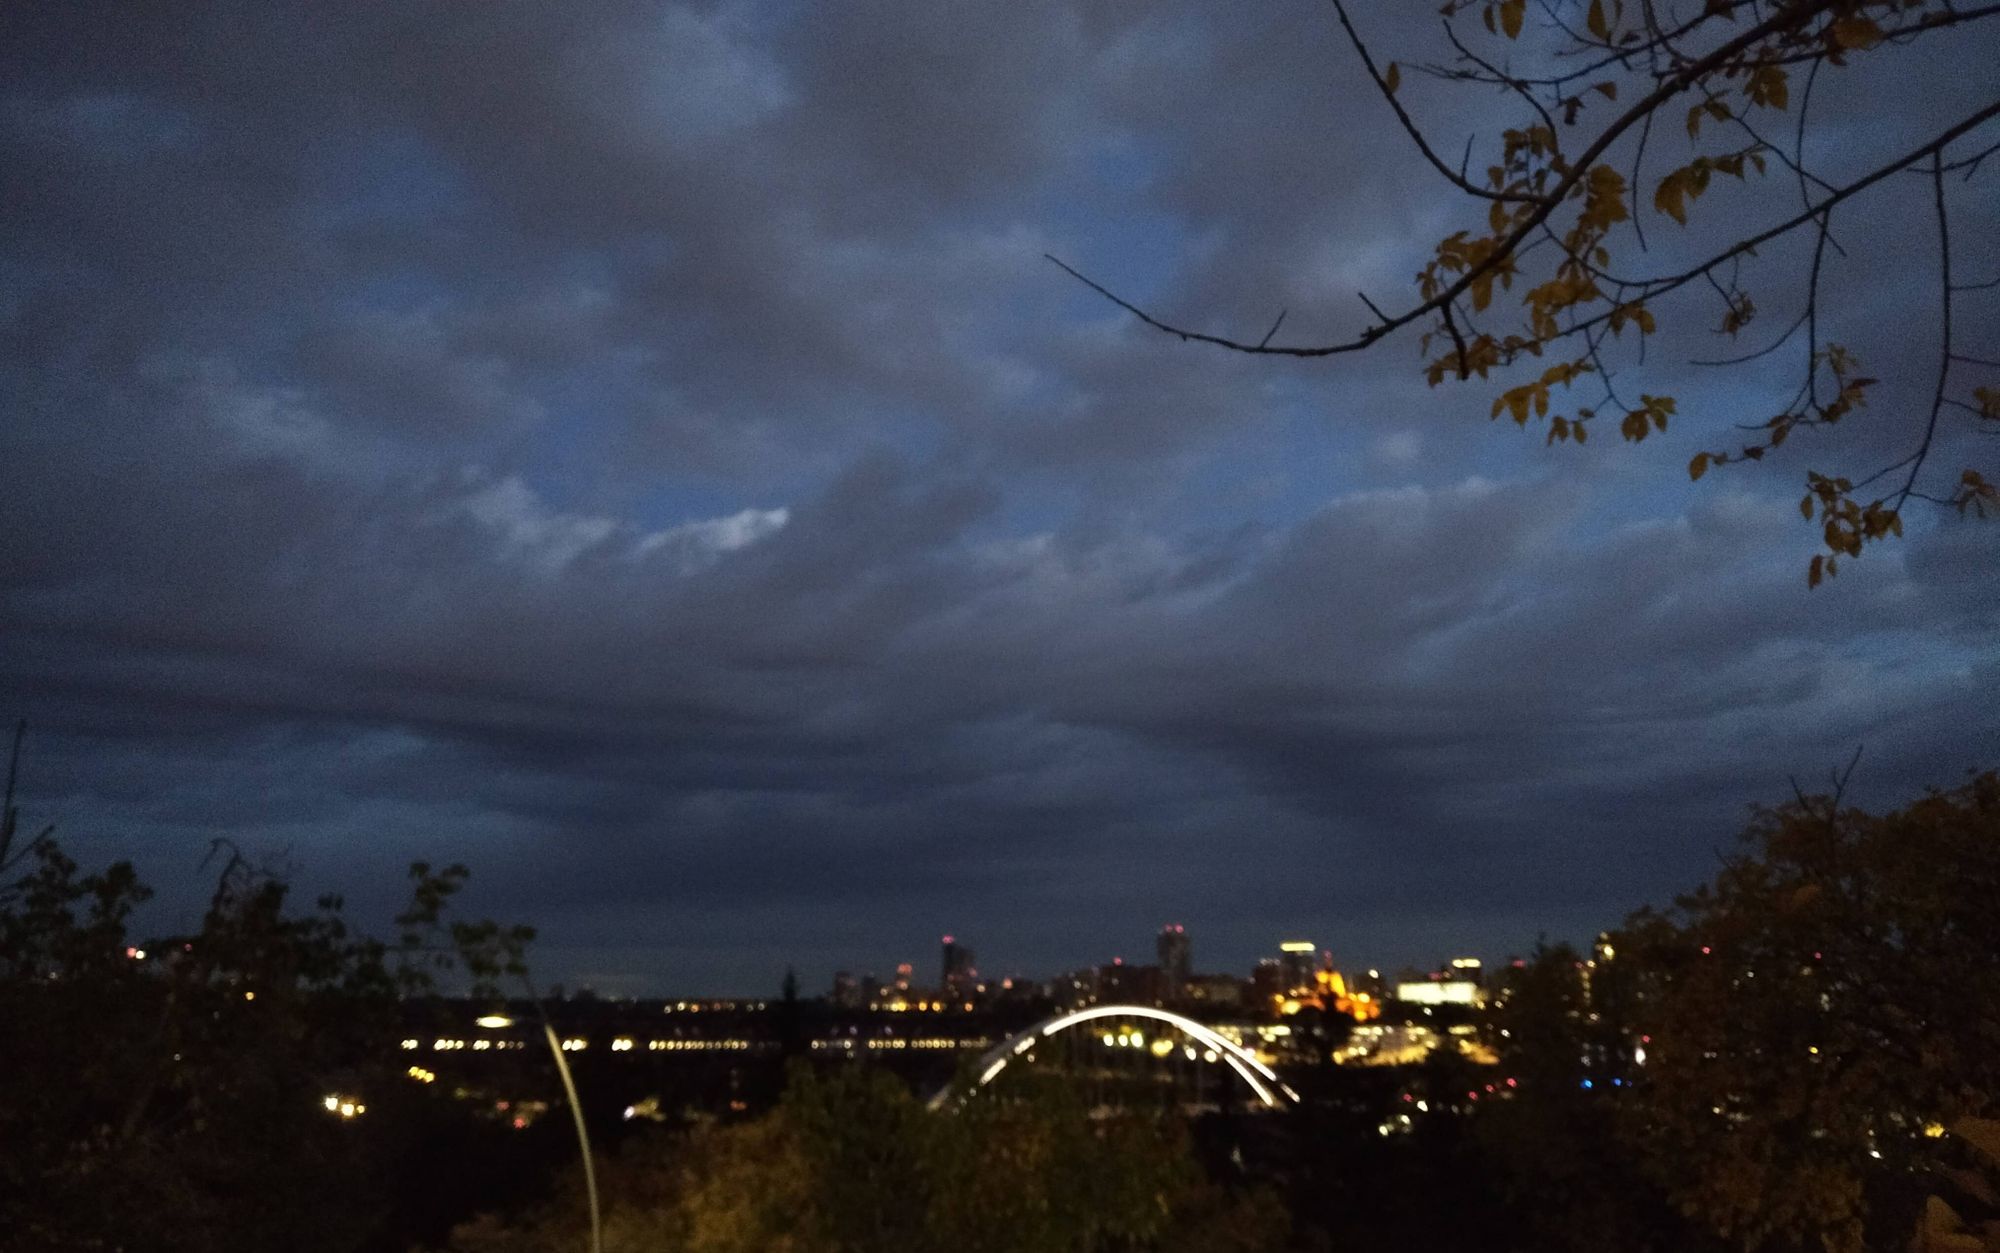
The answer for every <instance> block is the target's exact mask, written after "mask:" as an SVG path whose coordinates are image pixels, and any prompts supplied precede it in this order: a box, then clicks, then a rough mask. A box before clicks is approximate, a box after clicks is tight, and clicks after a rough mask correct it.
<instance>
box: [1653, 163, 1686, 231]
mask: <svg viewBox="0 0 2000 1253" xmlns="http://www.w3.org/2000/svg"><path fill="white" fill-rule="evenodd" d="M1683 174H1684V172H1683V171H1681V170H1675V171H1674V172H1673V173H1672V174H1669V175H1667V176H1666V177H1665V178H1663V179H1661V180H1660V186H1659V189H1658V190H1657V191H1655V192H1654V193H1653V207H1654V208H1655V209H1658V210H1659V211H1660V212H1661V213H1664V214H1666V215H1667V216H1668V217H1670V218H1672V219H1673V220H1674V221H1676V222H1679V223H1680V224H1681V225H1682V226H1686V225H1687V220H1688V219H1687V205H1686V203H1685V201H1686V196H1687V188H1686V186H1685V184H1684V182H1683Z"/></svg>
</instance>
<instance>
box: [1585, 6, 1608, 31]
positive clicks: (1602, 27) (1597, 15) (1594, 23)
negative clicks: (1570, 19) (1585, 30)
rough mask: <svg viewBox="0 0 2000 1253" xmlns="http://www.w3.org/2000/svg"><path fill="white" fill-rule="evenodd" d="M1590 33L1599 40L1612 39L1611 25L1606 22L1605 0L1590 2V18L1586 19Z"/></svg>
mask: <svg viewBox="0 0 2000 1253" xmlns="http://www.w3.org/2000/svg"><path fill="white" fill-rule="evenodd" d="M1585 22H1586V24H1587V25H1588V26H1589V27H1590V33H1591V34H1593V35H1595V36H1597V37H1598V38H1599V39H1604V40H1609V39H1610V38H1611V24H1610V23H1609V22H1607V21H1605V20H1604V0H1590V16H1589V17H1588V18H1587V19H1585Z"/></svg>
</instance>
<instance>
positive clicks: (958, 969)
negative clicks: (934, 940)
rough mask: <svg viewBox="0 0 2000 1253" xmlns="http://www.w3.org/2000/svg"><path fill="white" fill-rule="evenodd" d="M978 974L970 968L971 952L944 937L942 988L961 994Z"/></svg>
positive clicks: (952, 939) (951, 939)
mask: <svg viewBox="0 0 2000 1253" xmlns="http://www.w3.org/2000/svg"><path fill="white" fill-rule="evenodd" d="M976 978H978V972H977V971H975V970H974V969H973V968H972V950H971V949H969V948H967V947H966V946H965V945H963V944H960V943H959V942H958V941H957V940H956V939H954V938H953V937H951V936H946V937H944V979H943V982H942V986H943V987H945V988H947V989H949V990H950V991H952V992H956V993H963V992H964V991H965V989H966V987H968V986H969V985H970V984H971V983H972V981H973V980H974V979H976Z"/></svg>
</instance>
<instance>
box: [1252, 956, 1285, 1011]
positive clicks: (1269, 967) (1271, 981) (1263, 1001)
mask: <svg viewBox="0 0 2000 1253" xmlns="http://www.w3.org/2000/svg"><path fill="white" fill-rule="evenodd" d="M1285 990H1286V989H1285V968H1284V966H1283V964H1281V963H1280V962H1279V961H1278V959H1277V958H1275V957H1264V958H1259V959H1258V962H1257V969H1255V970H1254V971H1252V972H1251V973H1250V995H1251V997H1252V999H1254V1000H1255V1001H1256V1002H1257V1003H1258V1004H1259V1005H1260V1006H1261V1007H1263V1008H1265V1009H1268V1008H1270V1005H1271V1002H1273V1001H1276V1000H1282V999H1284V995H1285Z"/></svg>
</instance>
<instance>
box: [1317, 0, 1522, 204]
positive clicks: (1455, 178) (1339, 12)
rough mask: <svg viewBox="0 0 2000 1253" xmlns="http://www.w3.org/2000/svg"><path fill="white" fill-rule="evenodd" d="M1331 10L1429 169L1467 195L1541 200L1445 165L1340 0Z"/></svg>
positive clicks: (1509, 199) (1500, 198) (1487, 197)
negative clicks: (1495, 186) (1482, 181)
mask: <svg viewBox="0 0 2000 1253" xmlns="http://www.w3.org/2000/svg"><path fill="white" fill-rule="evenodd" d="M1333 11H1334V14H1335V15H1336V16H1338V17H1339V18H1340V28H1341V29H1342V30H1344V31H1346V32H1347V41H1348V42H1349V43H1351V44H1353V45H1354V50H1355V51H1356V52H1357V53H1359V54H1360V55H1361V64H1362V65H1363V67H1365V68H1366V69H1367V71H1368V77H1370V78H1372V79H1374V80H1375V87H1376V90H1378V91H1380V92H1381V93H1382V98H1383V99H1384V100H1387V101H1388V102H1389V107H1390V108H1391V109H1394V110H1395V111H1396V120H1397V121H1398V122H1401V123H1402V124H1403V130H1404V131H1406V132H1407V133H1408V134H1409V136H1410V139H1411V140H1412V141H1413V142H1414V143H1415V144H1416V145H1417V151H1419V152H1421V153H1423V154H1424V160H1426V161H1429V162H1430V163H1431V166H1432V168H1434V169H1436V170H1437V172H1438V173H1440V174H1442V175H1444V176H1445V177H1446V178H1447V179H1449V180H1450V181H1451V184H1452V186H1454V187H1456V188H1458V189H1459V190H1460V191H1462V192H1465V193H1466V194H1467V195H1470V196H1478V197H1480V198H1481V199H1484V200H1505V201H1515V202H1522V201H1525V202H1529V203H1533V202H1535V201H1537V200H1539V199H1540V198H1539V197H1537V196H1528V195H1522V194H1520V193H1516V192H1507V191H1490V190H1488V189H1486V188H1484V187H1481V186H1480V185H1479V184H1477V183H1475V182H1473V181H1472V180H1470V179H1468V178H1466V177H1465V175H1464V173H1463V172H1454V171H1453V170H1452V168H1451V167H1450V166H1449V165H1446V164H1445V163H1444V159H1443V158H1442V157H1440V156H1438V154H1437V153H1436V152H1435V151H1433V150H1432V149H1431V145H1430V142H1429V141H1428V140H1426V139H1425V138H1424V133H1423V132H1422V131H1420V130H1418V129H1417V124H1416V121H1415V120H1414V119H1412V118H1411V117H1410V115H1409V114H1408V113H1407V112H1406V111H1404V109H1403V102H1402V101H1400V100H1398V99H1396V93H1395V90H1394V89H1393V88H1391V87H1390V86H1389V80H1388V79H1386V78H1384V77H1382V72H1381V71H1380V70H1378V69H1376V68H1375V58H1374V57H1373V56H1371V55H1370V54H1369V52H1368V45H1367V44H1365V43H1363V42H1362V41H1361V36H1360V34H1359V33H1357V32H1356V31H1355V29H1354V23H1353V22H1350V21H1348V20H1347V6H1346V5H1344V4H1342V3H1341V0H1333Z"/></svg>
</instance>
